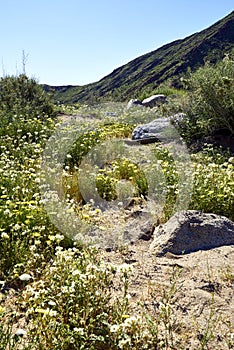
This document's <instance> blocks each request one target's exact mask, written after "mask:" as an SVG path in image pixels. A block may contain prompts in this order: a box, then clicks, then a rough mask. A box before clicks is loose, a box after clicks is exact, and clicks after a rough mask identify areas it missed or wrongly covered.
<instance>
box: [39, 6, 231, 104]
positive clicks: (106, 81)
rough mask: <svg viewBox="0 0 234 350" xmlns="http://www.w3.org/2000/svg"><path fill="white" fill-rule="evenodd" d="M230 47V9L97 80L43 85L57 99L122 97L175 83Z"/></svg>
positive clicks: (66, 100)
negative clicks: (198, 29) (209, 23)
mask: <svg viewBox="0 0 234 350" xmlns="http://www.w3.org/2000/svg"><path fill="white" fill-rule="evenodd" d="M233 48H234V11H233V12H231V13H230V14H229V15H228V16H226V17H224V18H223V19H222V20H220V21H218V22H216V23H215V24H214V25H212V26H210V27H209V28H207V29H205V30H202V31H201V32H199V33H195V34H193V35H191V36H189V37H187V38H185V39H182V40H176V41H174V42H172V43H169V44H166V45H164V46H162V47H160V48H159V49H157V50H154V51H152V52H149V53H147V54H144V55H142V56H140V57H138V58H136V59H134V60H132V61H130V62H129V63H127V64H125V65H123V66H122V67H119V68H117V69H115V70H114V71H113V72H112V73H111V74H109V75H107V76H106V77H104V78H103V79H101V80H100V81H98V82H96V83H92V84H88V85H85V86H58V87H50V86H45V89H46V90H47V91H51V90H53V91H54V98H55V100H57V101H59V102H65V103H69V102H96V101H99V100H116V101H118V100H121V101H123V100H126V99H129V98H134V97H137V96H138V95H139V94H140V93H141V92H142V91H143V90H144V89H147V90H149V91H150V90H151V89H152V90H153V89H154V88H156V87H157V86H158V85H159V84H160V83H163V82H165V81H167V80H168V79H170V81H171V82H172V84H174V85H177V84H178V82H179V78H180V76H181V75H182V74H184V73H185V72H186V71H187V69H188V68H191V69H192V70H193V69H196V68H198V67H199V66H201V65H203V64H204V62H205V61H207V60H208V61H211V62H216V61H217V60H219V59H221V58H222V57H223V56H224V54H225V53H226V52H228V51H230V50H231V49H233Z"/></svg>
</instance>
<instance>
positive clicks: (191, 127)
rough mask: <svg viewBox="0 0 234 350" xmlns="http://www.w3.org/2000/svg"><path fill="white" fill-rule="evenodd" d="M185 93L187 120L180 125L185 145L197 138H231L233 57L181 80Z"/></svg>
mask: <svg viewBox="0 0 234 350" xmlns="http://www.w3.org/2000/svg"><path fill="white" fill-rule="evenodd" d="M183 82H184V83H185V86H186V87H187V89H188V90H189V97H190V98H189V100H188V103H187V107H186V109H187V110H186V111H185V112H186V114H187V118H186V119H185V120H184V121H183V123H181V124H180V129H181V133H182V136H183V137H184V138H185V139H186V140H187V141H189V142H191V141H192V140H196V139H200V138H201V137H205V136H209V135H214V134H219V133H221V134H224V135H234V53H233V54H230V55H226V56H225V58H224V59H223V60H222V61H219V62H218V63H217V64H216V65H211V64H210V63H207V64H205V66H204V67H201V68H199V69H198V70H197V71H196V72H194V73H190V74H189V76H188V78H187V79H183Z"/></svg>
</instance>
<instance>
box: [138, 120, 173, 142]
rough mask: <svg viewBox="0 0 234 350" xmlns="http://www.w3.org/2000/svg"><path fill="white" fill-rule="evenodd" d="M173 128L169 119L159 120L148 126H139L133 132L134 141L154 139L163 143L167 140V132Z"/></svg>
mask: <svg viewBox="0 0 234 350" xmlns="http://www.w3.org/2000/svg"><path fill="white" fill-rule="evenodd" d="M170 128H171V123H170V119H169V118H158V119H155V120H153V121H152V122H150V123H148V124H143V125H138V126H137V127H136V128H135V129H134V130H133V132H132V140H143V139H149V138H154V139H155V141H157V140H158V141H161V140H162V139H164V138H165V130H168V129H170Z"/></svg>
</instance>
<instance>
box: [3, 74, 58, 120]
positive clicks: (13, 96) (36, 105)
mask: <svg viewBox="0 0 234 350" xmlns="http://www.w3.org/2000/svg"><path fill="white" fill-rule="evenodd" d="M0 114H1V115H2V116H3V115H4V116H6V115H7V117H8V121H9V122H11V119H12V118H13V116H15V115H18V116H20V115H21V116H24V117H25V119H27V118H28V117H30V118H34V117H39V118H40V119H44V118H45V117H53V116H54V114H55V112H54V105H53V103H52V102H51V101H50V97H49V95H48V94H46V93H45V91H44V90H43V88H42V87H41V86H40V85H39V84H38V83H37V81H36V80H35V79H33V78H28V77H27V76H26V75H25V74H20V75H18V76H6V77H3V78H1V79H0Z"/></svg>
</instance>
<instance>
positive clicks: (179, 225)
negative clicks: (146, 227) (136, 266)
mask: <svg viewBox="0 0 234 350" xmlns="http://www.w3.org/2000/svg"><path fill="white" fill-rule="evenodd" d="M153 236H154V239H153V242H152V243H151V246H150V250H151V251H153V252H154V253H156V255H158V256H161V255H165V254H166V253H168V252H169V253H172V254H176V255H178V254H188V253H191V252H195V251H198V250H208V249H212V248H216V247H220V246H228V245H234V223H233V222H232V221H230V220H228V219H227V218H226V217H224V216H219V215H216V214H205V213H202V212H199V211H196V210H188V211H181V212H179V213H177V214H175V215H174V216H172V217H171V218H170V219H169V220H168V222H167V223H166V224H164V225H159V226H158V227H156V229H155V231H154V234H153Z"/></svg>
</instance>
